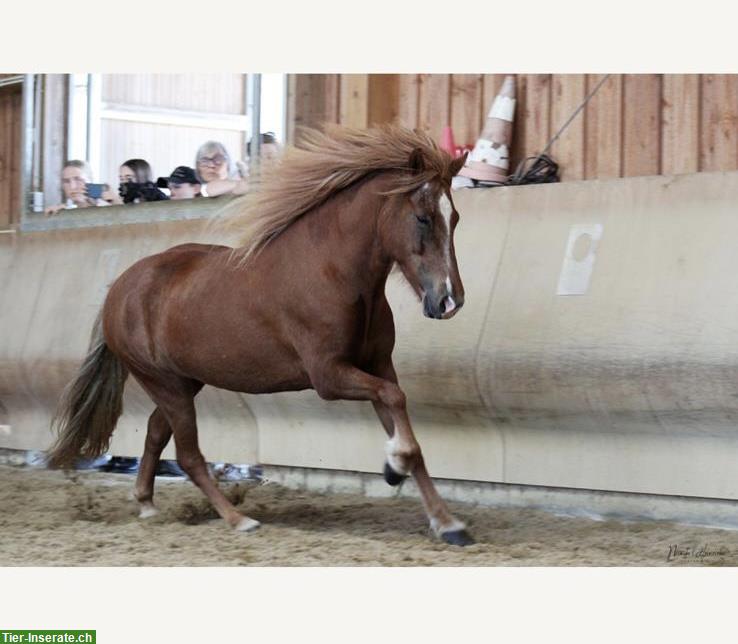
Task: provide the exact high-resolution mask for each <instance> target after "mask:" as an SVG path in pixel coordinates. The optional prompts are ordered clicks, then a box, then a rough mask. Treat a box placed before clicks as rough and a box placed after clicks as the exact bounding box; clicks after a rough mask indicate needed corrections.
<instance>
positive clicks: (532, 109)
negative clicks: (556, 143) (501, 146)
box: [510, 74, 551, 171]
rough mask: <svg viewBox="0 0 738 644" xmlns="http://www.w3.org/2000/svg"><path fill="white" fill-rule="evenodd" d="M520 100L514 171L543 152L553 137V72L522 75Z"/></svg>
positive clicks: (513, 147) (516, 122)
mask: <svg viewBox="0 0 738 644" xmlns="http://www.w3.org/2000/svg"><path fill="white" fill-rule="evenodd" d="M518 96H519V103H518V109H517V110H516V112H517V114H516V120H515V131H514V133H513V145H512V150H511V159H510V161H511V164H510V170H511V171H514V170H515V168H516V167H517V165H518V164H519V163H520V162H521V161H522V160H523V159H525V158H527V157H531V156H534V155H536V154H539V153H540V152H542V151H543V148H544V147H545V146H546V143H547V142H548V140H549V137H550V134H549V133H550V124H551V119H550V116H551V114H550V107H551V75H550V74H525V75H522V74H520V75H518Z"/></svg>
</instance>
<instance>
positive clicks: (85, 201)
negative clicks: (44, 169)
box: [44, 159, 114, 216]
mask: <svg viewBox="0 0 738 644" xmlns="http://www.w3.org/2000/svg"><path fill="white" fill-rule="evenodd" d="M61 178H62V193H63V195H64V203H60V204H56V205H54V206H49V207H48V208H46V210H45V211H44V213H45V214H46V215H47V216H49V215H57V214H59V213H60V212H61V211H62V210H71V209H73V208H91V207H94V206H109V205H110V203H111V202H112V201H113V200H114V196H113V195H112V194H111V192H110V187H109V186H108V185H107V184H100V183H93V182H92V169H91V168H90V164H89V163H87V161H79V160H77V159H73V160H71V161H67V162H66V163H65V164H64V166H63V167H62V176H61ZM106 197H107V199H106Z"/></svg>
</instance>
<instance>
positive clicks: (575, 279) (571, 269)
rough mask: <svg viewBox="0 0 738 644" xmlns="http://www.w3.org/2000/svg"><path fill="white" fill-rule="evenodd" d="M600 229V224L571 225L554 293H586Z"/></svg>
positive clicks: (600, 234) (601, 227) (600, 235)
mask: <svg viewBox="0 0 738 644" xmlns="http://www.w3.org/2000/svg"><path fill="white" fill-rule="evenodd" d="M602 230H603V226H602V224H576V225H574V226H572V227H571V229H570V230H569V240H568V241H567V242H566V254H565V255H564V263H563V264H562V266H561V274H560V275H559V285H558V288H557V289H556V295H584V294H586V292H587V289H588V288H589V280H590V278H591V277H592V271H593V270H594V264H595V259H596V256H597V247H598V246H599V243H600V239H601V238H602Z"/></svg>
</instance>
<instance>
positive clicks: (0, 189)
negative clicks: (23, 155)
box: [0, 89, 13, 229]
mask: <svg viewBox="0 0 738 644" xmlns="http://www.w3.org/2000/svg"><path fill="white" fill-rule="evenodd" d="M11 109H12V101H11V92H10V91H9V90H8V89H0V229H4V228H7V227H8V225H9V224H10V214H11V208H12V206H11V180H12V179H11V166H12V163H13V153H12V147H11V143H12V137H11V132H12V121H11Z"/></svg>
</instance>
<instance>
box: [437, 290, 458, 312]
mask: <svg viewBox="0 0 738 644" xmlns="http://www.w3.org/2000/svg"><path fill="white" fill-rule="evenodd" d="M455 308H456V302H454V298H452V297H451V296H450V295H447V296H446V297H444V298H443V299H442V300H441V311H443V313H444V314H446V313H450V312H451V311H453V310H454V309H455Z"/></svg>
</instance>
